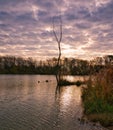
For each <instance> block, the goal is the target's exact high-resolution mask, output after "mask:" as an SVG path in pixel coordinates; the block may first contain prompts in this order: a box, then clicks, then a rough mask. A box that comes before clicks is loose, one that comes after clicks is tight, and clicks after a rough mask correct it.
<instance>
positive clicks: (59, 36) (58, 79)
mask: <svg viewBox="0 0 113 130" xmlns="http://www.w3.org/2000/svg"><path fill="white" fill-rule="evenodd" d="M57 29H59V34H57V32H56V30H55V20H54V19H53V34H54V37H55V39H56V42H57V44H58V50H59V53H58V59H57V65H56V67H57V69H56V74H55V76H56V80H57V88H58V87H59V83H60V81H61V41H62V18H61V15H60V16H59V27H58V28H57Z"/></svg>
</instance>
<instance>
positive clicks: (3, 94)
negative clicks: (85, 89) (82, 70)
mask: <svg viewBox="0 0 113 130" xmlns="http://www.w3.org/2000/svg"><path fill="white" fill-rule="evenodd" d="M71 78H72V77H71ZM68 79H69V77H68ZM46 80H48V81H49V82H46ZM55 89H56V81H55V77H54V76H40V75H1V76H0V130H101V127H100V126H93V124H92V123H87V124H86V123H81V122H80V121H79V120H78V118H80V117H81V116H82V111H83V108H82V103H81V88H80V87H76V86H67V87H61V89H60V91H59V93H57V95H55Z"/></svg>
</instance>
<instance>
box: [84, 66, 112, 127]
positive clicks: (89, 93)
mask: <svg viewBox="0 0 113 130" xmlns="http://www.w3.org/2000/svg"><path fill="white" fill-rule="evenodd" d="M82 100H83V105H84V113H85V115H87V117H88V119H89V120H91V121H96V122H97V121H99V122H100V123H101V124H102V125H103V126H110V125H113V67H107V68H105V69H103V70H101V71H100V72H99V73H98V74H96V75H95V76H93V77H91V76H90V78H89V80H88V82H87V87H86V88H84V89H83V93H82Z"/></svg>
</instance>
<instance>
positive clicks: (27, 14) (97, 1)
mask: <svg viewBox="0 0 113 130" xmlns="http://www.w3.org/2000/svg"><path fill="white" fill-rule="evenodd" d="M59 14H60V15H61V17H62V29H63V37H62V41H61V49H62V57H74V58H80V59H91V58H94V57H98V56H99V57H100V56H104V55H113V0H0V55H1V56H4V55H12V56H20V57H32V58H35V59H48V58H52V57H57V56H58V45H57V42H56V39H55V37H54V35H53V28H52V21H53V19H54V21H55V29H56V33H57V35H58V36H59V30H58V29H59V21H58V19H59Z"/></svg>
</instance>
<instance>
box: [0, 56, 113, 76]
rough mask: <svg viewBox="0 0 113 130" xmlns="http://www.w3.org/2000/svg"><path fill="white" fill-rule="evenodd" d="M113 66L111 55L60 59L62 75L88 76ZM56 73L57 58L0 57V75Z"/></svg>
mask: <svg viewBox="0 0 113 130" xmlns="http://www.w3.org/2000/svg"><path fill="white" fill-rule="evenodd" d="M112 64H113V55H107V56H104V57H96V58H94V59H92V60H90V61H88V60H82V59H76V58H62V59H61V66H60V67H61V73H62V74H63V75H89V74H92V73H95V72H99V70H101V69H102V68H104V67H106V66H108V65H112ZM56 71H57V58H52V59H47V60H45V61H44V60H34V59H32V58H22V57H14V56H0V74H47V75H54V74H55V73H56Z"/></svg>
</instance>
